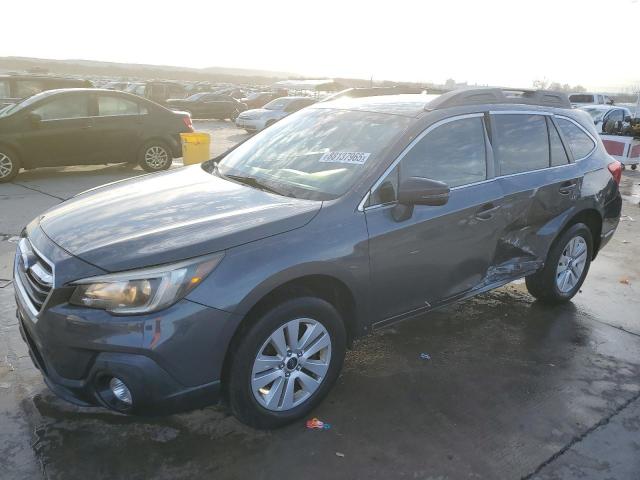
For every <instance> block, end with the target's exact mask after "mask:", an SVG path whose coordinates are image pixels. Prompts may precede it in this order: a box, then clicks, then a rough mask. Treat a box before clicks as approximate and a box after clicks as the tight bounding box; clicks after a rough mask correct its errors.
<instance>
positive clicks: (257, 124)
mask: <svg viewBox="0 0 640 480" xmlns="http://www.w3.org/2000/svg"><path fill="white" fill-rule="evenodd" d="M236 127H238V128H244V129H245V130H249V131H251V132H257V131H259V130H262V129H263V128H264V121H263V120H260V119H252V118H240V117H238V118H236Z"/></svg>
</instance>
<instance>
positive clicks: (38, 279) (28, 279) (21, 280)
mask: <svg viewBox="0 0 640 480" xmlns="http://www.w3.org/2000/svg"><path fill="white" fill-rule="evenodd" d="M14 276H15V281H16V282H17V283H18V288H19V289H20V291H21V293H22V294H23V297H26V298H24V300H25V301H27V302H29V303H30V305H31V306H32V307H33V310H34V311H35V312H40V310H42V307H43V306H44V304H45V303H46V301H47V299H48V298H49V294H50V293H51V289H52V288H53V266H52V265H51V262H49V261H48V260H47V259H46V258H44V257H43V256H42V255H41V254H40V253H39V252H38V251H37V250H36V249H35V248H33V246H32V245H31V243H30V242H29V240H27V239H26V238H22V239H21V240H20V243H18V250H17V252H16V263H15V272H14Z"/></svg>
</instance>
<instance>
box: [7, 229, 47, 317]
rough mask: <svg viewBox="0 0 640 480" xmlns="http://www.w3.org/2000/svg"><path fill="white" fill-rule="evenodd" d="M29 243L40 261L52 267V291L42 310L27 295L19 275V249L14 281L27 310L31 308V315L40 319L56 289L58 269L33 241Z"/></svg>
mask: <svg viewBox="0 0 640 480" xmlns="http://www.w3.org/2000/svg"><path fill="white" fill-rule="evenodd" d="M27 241H28V242H29V245H30V246H31V249H32V250H33V251H34V252H35V253H36V254H37V255H38V257H40V259H42V260H43V261H44V262H46V263H47V264H48V265H49V266H50V267H51V290H49V294H48V295H47V298H45V299H44V302H42V307H40V310H39V311H38V310H36V307H35V305H34V304H33V303H32V302H31V299H30V298H29V295H27V292H26V291H25V290H24V287H23V286H22V282H21V281H20V275H19V274H18V256H19V255H20V253H19V252H20V248H19V247H17V248H16V255H15V260H14V265H13V279H14V284H15V285H16V286H17V287H18V290H19V291H20V294H21V295H22V297H21V298H22V301H23V303H24V304H25V305H26V306H27V308H29V311H30V312H31V314H32V315H33V316H34V317H36V318H38V317H40V314H41V313H42V312H44V310H45V308H46V306H47V304H48V303H49V299H50V298H51V295H52V294H53V290H54V288H55V282H56V269H55V265H54V264H53V262H52V261H51V260H49V259H48V258H47V257H45V256H44V255H43V254H42V252H40V250H38V249H37V248H36V247H35V246H34V245H33V243H31V240H29V239H28V238H27Z"/></svg>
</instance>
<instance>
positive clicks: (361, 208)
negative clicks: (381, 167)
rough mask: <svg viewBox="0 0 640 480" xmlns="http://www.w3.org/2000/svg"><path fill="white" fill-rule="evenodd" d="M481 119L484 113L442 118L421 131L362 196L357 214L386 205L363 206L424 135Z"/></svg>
mask: <svg viewBox="0 0 640 480" xmlns="http://www.w3.org/2000/svg"><path fill="white" fill-rule="evenodd" d="M483 117H484V112H480V113H466V114H463V115H456V116H455V117H447V118H443V119H442V120H439V121H437V122H436V123H434V124H432V125H429V126H428V127H427V128H426V129H425V130H423V131H422V132H421V133H420V135H418V136H417V137H416V138H414V139H413V141H412V142H411V143H410V144H409V145H407V146H406V147H405V149H404V150H403V151H402V152H401V153H400V155H398V158H396V159H395V160H394V161H393V162H392V163H391V165H389V167H387V169H386V170H385V171H384V172H383V173H382V175H381V176H380V177H379V178H378V180H376V182H375V183H374V184H373V185H372V186H371V188H369V190H367V193H366V194H365V195H364V197H363V198H362V200H360V203H359V204H358V209H357V210H358V211H359V212H364V211H365V210H368V209H370V208H372V207H376V206H382V205H386V204H376V205H370V206H368V207H365V206H364V204H365V203H367V200H368V199H369V198H370V196H371V192H373V191H375V189H376V188H378V187H379V186H380V184H381V183H382V182H383V181H384V180H385V178H387V176H388V175H389V174H390V173H391V172H392V171H393V169H394V168H396V166H397V165H398V164H399V163H400V162H401V161H402V159H403V158H404V157H405V155H406V154H407V153H409V151H410V150H411V149H412V148H413V147H414V146H415V145H416V143H418V142H419V141H420V140H422V139H423V138H424V136H425V135H428V134H429V133H430V132H432V131H433V130H435V129H436V128H438V127H440V126H441V125H445V124H447V123H451V122H455V121H456V120H464V119H465V118H483ZM485 155H486V154H485ZM485 162H486V156H485ZM482 181H483V182H484V181H487V180H482ZM477 183H478V182H477ZM469 185H471V184H469ZM460 186H461V187H466V186H467V185H460ZM454 188H458V187H454Z"/></svg>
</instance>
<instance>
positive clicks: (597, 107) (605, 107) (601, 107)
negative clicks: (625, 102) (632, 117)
mask: <svg viewBox="0 0 640 480" xmlns="http://www.w3.org/2000/svg"><path fill="white" fill-rule="evenodd" d="M576 108H579V109H580V110H585V109H587V108H589V109H592V110H613V109H614V108H622V109H627V107H620V106H618V105H601V104H594V105H580V106H579V107H576ZM627 110H628V109H627Z"/></svg>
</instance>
